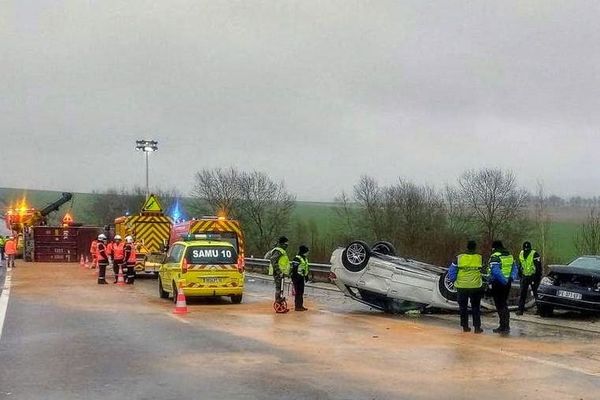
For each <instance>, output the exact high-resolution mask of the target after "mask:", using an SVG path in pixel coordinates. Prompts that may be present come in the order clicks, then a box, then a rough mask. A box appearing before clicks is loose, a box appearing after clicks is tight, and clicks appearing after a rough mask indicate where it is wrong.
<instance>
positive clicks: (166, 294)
mask: <svg viewBox="0 0 600 400" xmlns="http://www.w3.org/2000/svg"><path fill="white" fill-rule="evenodd" d="M158 295H159V296H160V298H161V299H168V298H169V292H167V291H165V290H164V289H163V285H162V281H161V279H160V277H158Z"/></svg>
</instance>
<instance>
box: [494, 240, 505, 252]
mask: <svg viewBox="0 0 600 400" xmlns="http://www.w3.org/2000/svg"><path fill="white" fill-rule="evenodd" d="M492 249H496V250H501V249H504V245H503V244H502V241H501V240H494V241H493V242H492Z"/></svg>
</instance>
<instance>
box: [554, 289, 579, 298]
mask: <svg viewBox="0 0 600 400" xmlns="http://www.w3.org/2000/svg"><path fill="white" fill-rule="evenodd" d="M557 294H558V297H566V298H567V299H573V300H581V297H582V296H581V293H575V292H567V291H566V290H559V291H558V293H557Z"/></svg>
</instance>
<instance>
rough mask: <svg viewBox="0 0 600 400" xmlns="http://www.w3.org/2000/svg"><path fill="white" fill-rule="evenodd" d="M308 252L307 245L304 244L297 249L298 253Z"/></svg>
mask: <svg viewBox="0 0 600 400" xmlns="http://www.w3.org/2000/svg"><path fill="white" fill-rule="evenodd" d="M306 253H308V247H307V246H305V245H300V248H299V249H298V254H306Z"/></svg>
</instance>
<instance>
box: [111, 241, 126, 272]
mask: <svg viewBox="0 0 600 400" xmlns="http://www.w3.org/2000/svg"><path fill="white" fill-rule="evenodd" d="M108 256H109V257H110V259H111V262H112V266H113V272H114V274H115V282H114V283H117V281H118V279H119V267H121V268H122V267H124V265H123V264H124V261H125V243H123V242H121V236H120V235H115V237H114V239H113V242H112V243H110V244H109V245H108Z"/></svg>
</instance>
